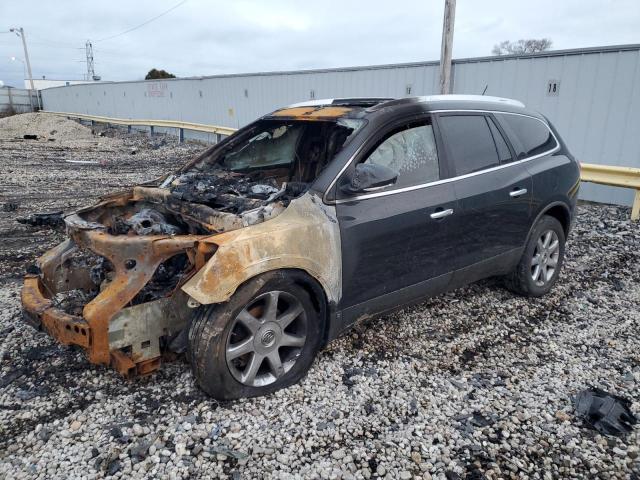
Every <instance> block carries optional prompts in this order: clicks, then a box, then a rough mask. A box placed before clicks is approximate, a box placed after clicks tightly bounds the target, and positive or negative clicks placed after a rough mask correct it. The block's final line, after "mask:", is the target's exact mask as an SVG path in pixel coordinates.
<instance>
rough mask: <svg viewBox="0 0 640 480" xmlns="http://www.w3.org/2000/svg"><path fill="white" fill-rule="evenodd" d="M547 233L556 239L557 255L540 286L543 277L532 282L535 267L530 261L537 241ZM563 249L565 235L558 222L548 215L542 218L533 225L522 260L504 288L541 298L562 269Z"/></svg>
mask: <svg viewBox="0 0 640 480" xmlns="http://www.w3.org/2000/svg"><path fill="white" fill-rule="evenodd" d="M547 232H553V233H554V234H555V236H556V237H557V240H558V249H557V253H558V255H557V260H556V265H555V268H554V271H553V273H552V274H550V276H549V278H548V280H546V279H545V281H544V282H543V283H542V284H541V282H542V277H544V275H541V276H540V277H539V280H538V281H537V282H536V281H535V280H534V278H533V277H534V274H535V270H534V268H535V266H534V265H532V261H533V259H534V256H535V255H536V248H537V247H538V240H539V239H540V238H541V236H542V235H543V234H546V233H547ZM564 247H565V234H564V229H563V228H562V225H561V224H560V222H559V221H558V220H557V219H556V218H554V217H551V216H549V215H544V216H542V217H541V218H540V219H539V220H538V222H537V223H536V224H535V225H534V227H533V229H532V231H531V234H530V235H529V239H528V240H527V245H526V246H525V249H524V252H523V253H522V258H521V259H520V262H519V263H518V265H517V267H516V268H515V269H514V270H513V272H511V273H510V274H509V275H507V276H506V277H505V286H506V287H507V288H508V289H509V290H511V291H512V292H514V293H517V294H520V295H524V296H527V297H541V296H542V295H544V294H546V293H547V292H549V290H551V288H552V287H553V285H554V284H555V283H556V281H557V280H558V276H559V275H560V270H561V269H562V263H563V261H564ZM547 258H548V256H547ZM546 268H550V267H546Z"/></svg>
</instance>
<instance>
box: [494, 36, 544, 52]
mask: <svg viewBox="0 0 640 480" xmlns="http://www.w3.org/2000/svg"><path fill="white" fill-rule="evenodd" d="M552 44H553V42H552V41H551V39H549V38H540V39H535V38H529V39H522V40H518V41H517V42H511V41H509V40H505V41H504V42H500V43H498V44H497V45H494V47H493V50H491V53H493V54H494V55H521V54H523V53H538V52H544V51H545V50H549V49H550V48H551V45H552Z"/></svg>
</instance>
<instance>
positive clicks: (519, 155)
mask: <svg viewBox="0 0 640 480" xmlns="http://www.w3.org/2000/svg"><path fill="white" fill-rule="evenodd" d="M579 181H580V179H579V165H578V163H577V162H576V160H575V159H574V158H573V157H572V155H571V154H570V153H569V152H568V150H567V147H566V146H565V145H564V143H563V142H562V140H561V139H560V136H559V135H558V134H557V132H556V131H555V130H554V128H553V127H552V126H551V124H550V123H549V121H548V120H547V119H545V117H543V116H542V115H540V114H538V113H535V112H532V111H530V110H527V109H526V108H524V105H522V104H521V103H519V102H516V101H513V100H506V99H500V98H490V97H475V96H463V97H461V96H454V95H447V96H432V97H420V98H406V99H399V100H393V99H342V100H326V101H314V102H310V103H304V104H297V105H293V106H290V107H287V108H284V109H281V110H277V111H275V112H273V113H271V114H269V115H266V116H264V117H262V118H261V119H259V120H257V121H256V122H254V123H252V124H250V125H248V126H246V127H244V128H242V129H241V130H239V131H238V132H236V133H235V134H233V135H231V136H230V137H228V138H226V139H225V140H224V141H222V142H220V143H219V144H217V145H215V146H213V147H211V148H209V149H208V150H206V151H204V153H202V154H201V155H200V156H198V157H197V158H195V159H194V160H193V161H191V162H190V163H189V164H188V165H186V166H185V167H183V168H182V169H180V170H179V171H177V172H175V173H172V174H169V175H167V176H166V177H164V178H161V179H159V180H158V181H156V182H150V183H147V184H143V185H139V186H136V187H134V188H132V189H131V190H129V191H126V192H124V193H120V194H116V195H112V196H109V197H105V198H103V199H101V201H100V202H99V203H98V204H97V205H94V206H92V207H89V208H84V209H81V210H78V211H76V212H74V213H72V214H70V215H68V216H66V217H65V222H66V228H67V231H68V236H69V238H68V240H66V241H65V242H63V243H62V244H60V245H58V246H57V247H55V248H54V249H52V250H50V251H49V252H47V253H46V254H45V255H43V256H42V257H41V258H40V259H38V261H37V264H36V265H33V266H31V267H29V270H28V272H29V273H28V274H27V276H26V278H25V284H24V288H23V291H22V303H23V307H24V311H25V318H26V319H27V320H28V321H29V322H30V323H32V324H33V325H35V326H37V327H40V328H44V329H45V330H46V331H48V332H49V333H50V334H51V335H52V336H54V337H55V338H56V339H58V340H59V341H60V342H62V343H64V344H74V345H79V346H80V347H82V348H84V349H85V350H86V352H87V355H88V359H89V361H90V362H93V363H96V364H103V365H112V366H113V367H114V368H116V369H117V370H118V371H119V372H120V373H122V374H123V375H126V376H132V375H136V374H137V375H144V374H148V373H150V372H152V371H154V370H156V369H157V368H159V366H160V364H161V360H162V358H163V357H166V356H169V355H170V354H171V352H178V353H180V352H186V356H187V358H188V360H189V362H190V363H191V368H192V370H193V373H194V376H195V378H196V381H197V382H198V384H199V385H200V386H201V387H202V388H203V389H204V390H205V391H206V392H208V393H209V394H211V395H212V396H214V397H216V398H220V399H231V398H238V397H245V396H255V395H261V394H265V393H268V392H272V391H274V390H277V389H279V388H282V387H285V386H287V385H291V384H292V383H294V382H297V381H298V380H299V379H300V378H301V377H302V376H303V375H304V374H305V372H306V371H307V370H308V369H309V367H310V365H311V363H312V362H313V358H314V356H315V354H316V353H317V352H318V350H319V349H320V348H321V347H322V346H323V345H325V344H326V343H327V342H328V341H330V340H332V339H333V338H335V337H336V336H338V335H339V334H340V333H341V332H343V331H344V330H345V329H346V328H347V327H349V326H350V325H352V324H353V323H354V322H356V321H358V320H360V319H365V318H369V317H371V316H372V315H376V314H380V313H384V312H388V311H390V310H392V309H395V308H398V307H401V306H404V305H407V304H410V303H412V302H417V301H419V300H421V299H424V298H425V297H428V296H433V295H437V294H439V293H442V292H445V291H447V290H451V289H454V288H457V287H460V286H462V285H465V284H468V283H470V282H474V281H476V280H479V279H482V278H486V277H489V276H503V277H504V278H505V283H506V285H507V286H508V287H509V288H511V289H512V290H514V291H515V292H518V293H521V294H524V295H530V296H539V295H543V294H544V293H546V292H547V291H549V289H550V288H551V287H552V285H553V284H554V283H555V281H556V280H557V278H558V275H559V273H560V269H561V267H562V260H563V255H564V248H565V239H566V237H567V234H568V233H569V229H570V226H571V223H572V219H573V214H574V209H575V204H576V196H577V193H578V188H579Z"/></svg>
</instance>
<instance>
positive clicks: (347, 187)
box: [340, 163, 398, 195]
mask: <svg viewBox="0 0 640 480" xmlns="http://www.w3.org/2000/svg"><path fill="white" fill-rule="evenodd" d="M397 179H398V173H397V172H395V171H394V170H392V169H390V168H389V167H385V166H383V165H375V164H371V163H359V164H358V165H356V168H355V170H354V172H353V174H351V175H348V176H347V177H346V178H345V181H343V183H342V185H341V186H340V190H341V191H342V192H343V193H346V194H349V195H353V194H355V193H364V192H375V191H376V190H381V189H383V188H385V187H388V186H389V185H393V184H394V183H396V180H397Z"/></svg>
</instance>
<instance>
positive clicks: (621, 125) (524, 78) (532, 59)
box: [42, 45, 640, 205]
mask: <svg viewBox="0 0 640 480" xmlns="http://www.w3.org/2000/svg"><path fill="white" fill-rule="evenodd" d="M453 68H454V70H453V93H475V94H480V93H482V92H483V91H484V90H485V88H486V94H487V95H496V96H503V97H509V98H516V99H519V100H522V101H523V102H524V103H525V104H526V105H527V106H528V107H530V108H533V109H536V110H539V111H540V112H542V113H543V114H545V115H546V116H547V117H548V118H549V119H550V120H551V121H552V122H553V123H554V124H555V125H556V127H557V128H558V130H559V131H560V134H561V135H562V136H563V138H564V139H565V140H566V142H567V143H568V145H569V147H570V149H571V150H572V152H573V153H574V154H575V155H576V156H577V157H578V158H579V159H580V160H581V161H583V162H587V163H601V164H608V165H626V166H635V167H640V45H629V46H619V47H603V48H591V49H582V50H566V51H558V52H546V53H544V54H539V55H529V56H519V57H485V58H476V59H463V60H454V66H453ZM437 76H438V64H437V62H425V63H415V64H400V65H385V66H375V67H359V68H344V69H331V70H314V71H305V72H280V73H260V74H246V75H222V76H214V77H202V78H193V79H176V80H167V81H139V82H118V83H99V84H86V85H72V86H69V87H59V88H50V89H47V90H43V91H42V99H43V103H44V108H45V109H46V110H52V111H63V112H75V113H85V114H90V115H104V116H111V117H120V118H153V119H172V120H184V121H192V122H199V123H210V124H215V125H224V126H230V127H240V126H243V125H245V124H247V123H248V122H250V121H252V120H254V119H255V118H257V117H259V116H261V115H264V114H265V113H268V112H270V111H272V110H274V109H276V108H278V107H281V106H283V105H287V104H290V103H294V102H299V101H304V100H309V99H310V98H316V99H319V98H334V97H369V96H382V97H406V96H413V95H428V94H433V93H436V92H437V79H438V77H437ZM581 196H582V197H583V198H585V199H589V200H594V201H600V202H609V203H620V204H629V205H630V204H631V202H632V198H633V192H632V191H631V190H625V189H618V188H613V187H606V186H600V185H592V184H586V185H583V187H582V195H581Z"/></svg>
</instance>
